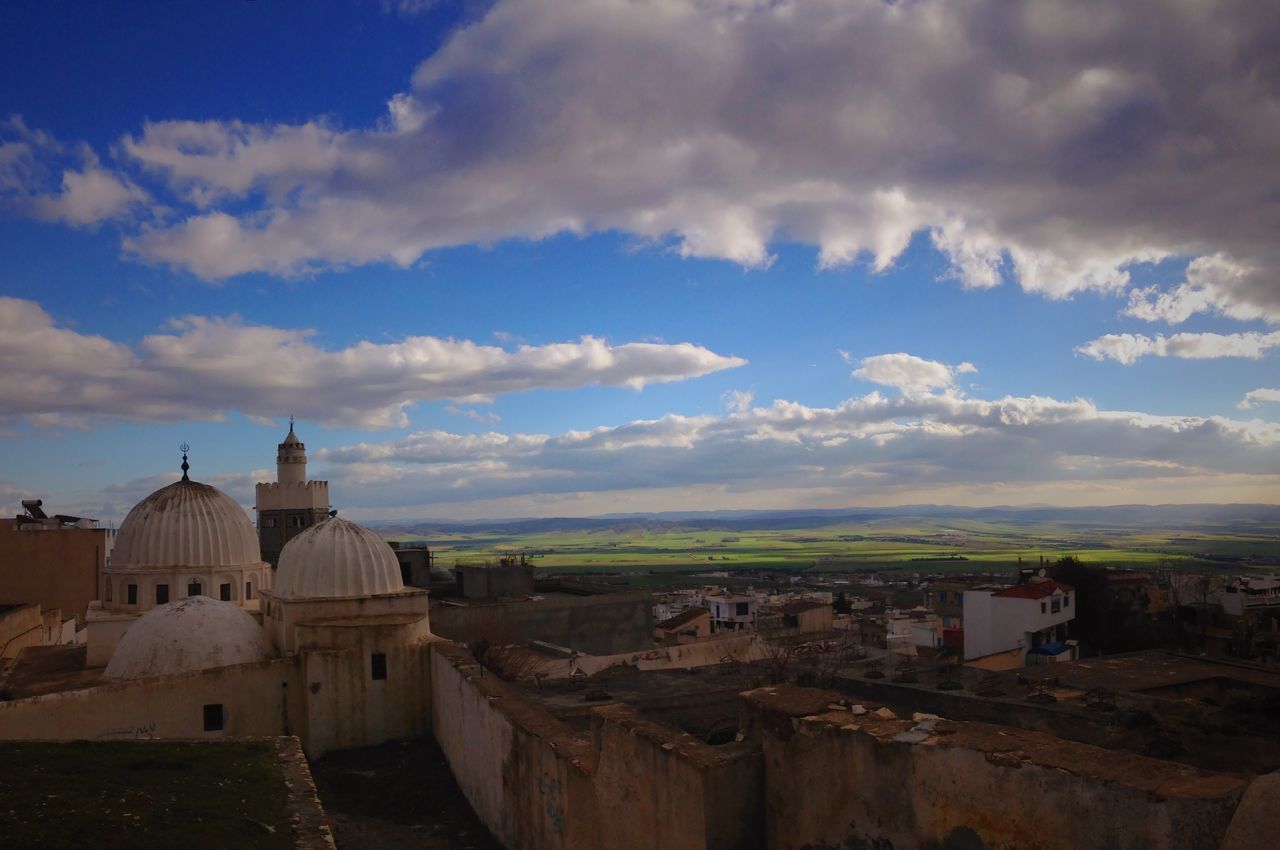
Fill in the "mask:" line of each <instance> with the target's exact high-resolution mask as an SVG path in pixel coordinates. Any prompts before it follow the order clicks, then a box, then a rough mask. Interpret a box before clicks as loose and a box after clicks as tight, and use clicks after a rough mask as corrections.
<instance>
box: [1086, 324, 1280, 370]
mask: <svg viewBox="0 0 1280 850" xmlns="http://www.w3.org/2000/svg"><path fill="white" fill-rule="evenodd" d="M1276 346H1280V331H1275V332H1272V333H1257V332H1251V333H1238V334H1216V333H1184V334H1174V335H1173V336H1170V337H1165V336H1164V335H1162V334H1156V335H1155V336H1153V337H1152V336H1144V335H1143V334H1107V335H1105V336H1100V337H1098V338H1097V339H1095V340H1091V341H1090V342H1087V343H1085V344H1084V345H1080V346H1077V347H1076V351H1078V352H1079V353H1081V354H1087V355H1088V356H1090V357H1092V358H1093V359H1095V360H1107V359H1111V360H1115V361H1118V362H1120V363H1123V364H1124V365H1126V366H1131V365H1133V364H1134V363H1136V362H1138V360H1139V359H1141V358H1143V357H1147V356H1152V357H1178V358H1181V359H1183V360H1214V359H1217V358H1221V357H1246V358H1250V359H1253V360H1257V359H1258V358H1260V357H1262V356H1263V355H1264V354H1266V353H1267V351H1269V350H1270V349H1272V348H1275V347H1276Z"/></svg>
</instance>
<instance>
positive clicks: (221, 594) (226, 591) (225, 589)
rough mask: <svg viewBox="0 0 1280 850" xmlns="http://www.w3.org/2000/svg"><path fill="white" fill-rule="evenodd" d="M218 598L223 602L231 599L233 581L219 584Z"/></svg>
mask: <svg viewBox="0 0 1280 850" xmlns="http://www.w3.org/2000/svg"><path fill="white" fill-rule="evenodd" d="M218 598H219V599H221V600H222V601H223V602H230V601H231V583H230V582H226V583H224V584H220V585H218Z"/></svg>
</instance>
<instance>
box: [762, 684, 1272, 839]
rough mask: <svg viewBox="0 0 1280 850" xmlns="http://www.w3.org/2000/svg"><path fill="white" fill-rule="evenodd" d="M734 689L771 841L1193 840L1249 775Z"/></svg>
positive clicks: (1218, 834) (839, 702)
mask: <svg viewBox="0 0 1280 850" xmlns="http://www.w3.org/2000/svg"><path fill="white" fill-rule="evenodd" d="M743 700H744V725H745V727H746V729H747V730H748V734H749V735H750V736H752V737H754V738H757V739H758V740H759V741H760V742H761V745H762V747H763V751H764V775H765V782H764V784H765V800H766V818H767V821H768V824H767V835H768V844H767V846H768V847H769V848H770V850H801V848H808V849H809V850H817V849H818V848H844V847H864V846H865V847H884V848H890V847H891V848H894V850H904V848H933V847H967V848H1004V847H1017V848H1019V850H1068V848H1070V850H1091V848H1097V850H1104V848H1105V850H1140V848H1150V847H1160V848H1171V850H1178V848H1186V850H1203V848H1214V847H1217V846H1218V845H1219V843H1220V841H1221V840H1222V837H1223V835H1224V834H1225V832H1226V830H1227V826H1228V824H1229V823H1230V821H1231V818H1232V815H1233V813H1234V811H1235V809H1236V806H1237V804H1238V803H1239V801H1240V798H1241V795H1242V793H1243V791H1244V789H1245V787H1246V784H1247V782H1246V780H1245V779H1244V778H1242V777H1239V776H1234V775H1230V774H1221V773H1210V772H1207V771H1202V770H1198V769H1196V768H1192V767H1188V766H1186V765H1180V764H1174V763H1171V762H1165V761H1159V760H1156V759H1150V758H1145V757H1143V756H1137V755H1133V754H1129V753H1121V752H1115V751H1111V750H1104V749H1101V748H1098V747H1093V746H1089V745H1086V744H1079V743H1075V742H1070V741H1064V740H1062V739H1060V738H1055V737H1053V736H1051V735H1046V734H1043V733H1039V732H1031V731H1027V730H1023V729H1014V728H1010V727H1005V726H993V725H989V724H986V723H976V722H965V721H957V722H953V721H947V720H941V719H938V718H936V717H933V716H930V715H915V716H914V718H898V717H895V716H894V715H893V713H892V712H890V711H888V710H887V709H879V710H876V709H874V707H872V709H871V710H867V707H866V706H861V707H859V708H854V707H853V706H852V705H851V704H850V700H848V699H847V698H842V696H841V695H840V694H836V693H832V692H825V691H816V690H811V689H803V688H795V687H790V686H779V687H776V688H763V689H759V690H755V691H750V692H748V693H746V694H744V695H743ZM864 711H865V713H864Z"/></svg>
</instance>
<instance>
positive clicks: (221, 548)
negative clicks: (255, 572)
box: [111, 480, 262, 572]
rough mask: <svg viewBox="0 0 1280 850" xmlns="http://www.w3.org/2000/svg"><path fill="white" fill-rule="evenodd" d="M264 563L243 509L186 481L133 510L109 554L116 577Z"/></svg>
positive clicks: (215, 492) (214, 491) (205, 486)
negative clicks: (146, 571)
mask: <svg viewBox="0 0 1280 850" xmlns="http://www.w3.org/2000/svg"><path fill="white" fill-rule="evenodd" d="M261 562H262V551H261V549H259V548H258V535H257V533H256V532H255V531H254V530H253V524H252V523H251V522H249V516H248V514H246V513H245V512H244V509H243V508H241V507H240V506H239V505H237V504H236V503H235V500H233V499H232V498H231V497H230V496H228V495H227V494H226V493H223V492H222V491H221V490H219V489H217V488H216V487H210V486H209V485H208V484H200V483H198V482H195V481H185V480H184V481H178V482H176V483H174V484H170V485H169V486H168V487H162V488H160V489H159V490H157V491H155V492H154V493H152V494H151V495H150V496H148V497H147V498H145V499H143V500H142V501H141V502H139V503H138V504H136V505H134V507H133V510H131V511H129V515H128V516H126V517H125V518H124V522H122V523H120V530H119V531H118V532H116V543H115V548H114V550H113V551H112V553H111V571H112V572H119V571H121V570H141V569H154V568H162V567H242V566H247V565H252V564H258V563H261Z"/></svg>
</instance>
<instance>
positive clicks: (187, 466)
mask: <svg viewBox="0 0 1280 850" xmlns="http://www.w3.org/2000/svg"><path fill="white" fill-rule="evenodd" d="M178 448H179V449H181V450H182V480H183V481H190V480H191V479H190V478H188V477H187V470H189V469H190V468H191V466H190V464H188V463H187V452H189V451H191V446H188V445H187V444H186V443H183V444H182V445H180V446H178Z"/></svg>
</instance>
